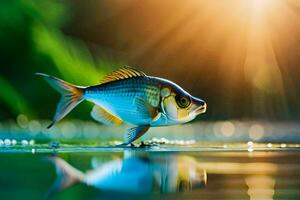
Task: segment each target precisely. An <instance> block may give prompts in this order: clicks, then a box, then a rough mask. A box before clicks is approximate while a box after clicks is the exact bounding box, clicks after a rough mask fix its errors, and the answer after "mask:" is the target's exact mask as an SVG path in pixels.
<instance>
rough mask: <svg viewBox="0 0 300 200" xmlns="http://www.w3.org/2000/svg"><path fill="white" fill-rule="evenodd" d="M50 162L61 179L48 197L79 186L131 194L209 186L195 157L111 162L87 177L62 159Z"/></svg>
mask: <svg viewBox="0 0 300 200" xmlns="http://www.w3.org/2000/svg"><path fill="white" fill-rule="evenodd" d="M49 159H50V160H51V161H52V162H53V163H54V164H55V166H56V171H57V174H58V177H57V180H56V182H55V183H54V185H53V187H52V188H51V189H50V190H49V194H48V197H50V196H51V195H52V194H53V193H55V192H57V191H60V190H62V189H64V188H67V187H69V186H71V185H73V184H74V183H76V182H81V183H85V184H87V185H89V186H93V187H95V188H97V189H100V190H103V191H115V192H127V193H153V192H154V193H155V192H162V193H169V192H181V191H187V190H191V189H192V188H193V189H194V188H201V187H203V186H205V184H206V171H205V170H204V169H202V168H200V167H199V164H198V163H197V161H196V160H195V159H193V158H192V157H185V156H179V157H169V158H167V157H159V158H158V157H157V158H150V157H145V156H131V157H128V158H125V159H124V160H121V159H116V160H112V161H109V162H107V163H104V164H102V165H101V166H98V167H97V168H96V169H94V170H92V171H90V172H88V173H86V174H84V173H82V172H80V171H79V170H77V169H75V168H74V167H72V166H71V165H69V164H68V163H67V162H66V161H65V160H63V159H61V158H59V157H50V158H49ZM141 186H142V187H141ZM156 190H157V191H156Z"/></svg>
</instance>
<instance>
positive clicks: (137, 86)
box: [37, 67, 206, 144]
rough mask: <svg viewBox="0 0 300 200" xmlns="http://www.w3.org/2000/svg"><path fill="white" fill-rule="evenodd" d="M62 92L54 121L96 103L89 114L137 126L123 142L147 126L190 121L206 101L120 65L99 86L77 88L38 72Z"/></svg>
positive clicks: (199, 112) (164, 80) (127, 133)
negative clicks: (79, 107)
mask: <svg viewBox="0 0 300 200" xmlns="http://www.w3.org/2000/svg"><path fill="white" fill-rule="evenodd" d="M37 75H41V76H43V77H44V78H45V79H46V80H47V81H48V82H49V83H50V85H51V86H52V87H53V88H54V89H56V90H57V91H58V92H60V93H61V94H62V98H61V100H60V102H59V104H58V106H57V110H56V113H55V116H54V118H53V122H52V123H51V124H50V125H49V128H50V127H51V126H52V125H53V124H54V123H56V122H57V121H59V120H61V119H62V118H63V117H64V116H66V115H67V114H68V113H69V112H70V111H71V110H72V109H73V108H74V107H75V106H77V105H78V104H79V103H80V102H82V101H83V100H88V101H91V102H93V103H95V104H96V105H95V106H94V108H93V110H92V113H91V115H92V117H93V118H94V119H95V120H97V121H100V122H102V123H105V124H112V125H120V124H122V123H123V122H126V123H129V124H133V125H135V126H136V127H134V128H131V129H129V130H128V131H127V132H126V135H125V144H129V143H131V142H133V141H135V140H136V139H138V138H139V137H141V136H142V135H143V134H144V133H145V132H147V130H148V129H149V128H150V127H153V126H168V125H174V124H179V123H185V122H188V121H191V120H193V119H194V118H195V117H196V116H197V115H199V114H201V113H204V112H205V111H206V103H205V102H204V101H203V100H201V99H198V98H195V97H193V96H191V95H190V94H189V93H187V92H186V91H185V90H183V89H182V88H181V87H180V86H178V85H176V84H175V83H173V82H171V81H169V80H166V79H162V78H157V77H152V76H147V75H146V74H145V73H143V72H141V71H138V70H135V69H132V68H128V67H123V68H120V69H119V70H117V71H114V72H112V73H111V74H109V75H107V76H106V77H105V78H104V79H103V80H102V82H101V84H100V85H95V86H90V87H80V86H75V85H72V84H70V83H67V82H65V81H63V80H60V79H58V78H55V77H52V76H49V75H46V74H41V73H37Z"/></svg>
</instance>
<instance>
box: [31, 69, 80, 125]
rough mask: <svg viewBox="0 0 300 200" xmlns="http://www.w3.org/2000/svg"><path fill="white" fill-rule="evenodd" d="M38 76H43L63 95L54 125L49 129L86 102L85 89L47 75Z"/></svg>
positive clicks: (54, 118) (53, 121) (40, 74)
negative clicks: (81, 103)
mask: <svg viewBox="0 0 300 200" xmlns="http://www.w3.org/2000/svg"><path fill="white" fill-rule="evenodd" d="M36 75H39V76H42V77H43V78H44V79H45V80H46V81H47V82H48V83H49V84H50V85H51V86H52V87H53V88H54V89H55V90H56V91H58V92H59V93H60V94H61V95H62V96H61V99H60V101H59V103H58V105H57V108H56V113H55V115H54V117H53V120H52V123H51V124H50V125H49V126H48V127H47V128H51V127H52V126H53V125H54V124H55V123H56V122H58V121H59V120H61V119H62V118H63V117H65V116H66V115H67V114H68V113H69V112H70V111H71V110H73V108H75V107H76V106H77V105H78V104H79V103H80V102H82V101H83V100H84V96H83V94H84V87H81V86H75V85H73V84H71V83H68V82H66V81H63V80H61V79H59V78H56V77H53V76H50V75H47V74H43V73H36Z"/></svg>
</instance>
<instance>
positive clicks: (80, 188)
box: [0, 143, 300, 200]
mask: <svg viewBox="0 0 300 200" xmlns="http://www.w3.org/2000/svg"><path fill="white" fill-rule="evenodd" d="M298 146H299V145H297V144H284V145H282V144H272V146H271V145H270V144H265V143H260V144H256V143H254V144H253V143H227V144H226V145H224V144H218V143H215V144H213V143H195V144H193V145H170V144H157V145H154V146H150V147H145V148H135V147H133V148H129V147H128V148H120V147H115V146H112V145H107V146H96V147H95V146H91V145H85V146H84V145H81V146H78V145H66V144H59V146H55V145H53V144H32V145H28V146H24V145H21V144H16V145H10V146H1V147H0V150H1V165H0V170H1V173H0V185H1V187H0V194H1V199H20V198H26V199H45V198H46V197H47V198H49V199H133V198H142V199H154V198H155V199H157V198H159V199H183V198H184V199H264V200H266V199H299V198H300V190H299V188H300V179H299V178H300V173H299V171H300V151H299V148H298ZM48 156H54V157H55V159H57V157H59V158H62V159H63V160H64V161H66V163H68V164H69V165H70V166H73V167H74V168H76V169H78V170H80V171H81V172H83V173H85V174H84V176H85V179H84V180H81V181H78V182H76V183H74V184H72V185H70V186H68V187H66V188H64V189H61V190H60V191H58V190H56V189H53V188H55V186H54V185H55V183H56V185H57V180H63V179H64V177H63V176H62V175H61V173H59V172H58V173H56V170H55V164H54V163H53V162H50V161H49V158H48ZM58 171H59V170H58ZM87 172H88V173H87ZM99 174H102V175H99ZM62 177H63V178H62ZM56 187H57V186H56ZM49 191H52V192H49Z"/></svg>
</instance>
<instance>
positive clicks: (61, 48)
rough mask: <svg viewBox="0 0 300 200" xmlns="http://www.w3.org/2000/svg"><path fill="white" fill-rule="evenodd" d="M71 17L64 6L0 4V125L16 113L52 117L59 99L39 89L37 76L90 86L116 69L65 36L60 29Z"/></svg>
mask: <svg viewBox="0 0 300 200" xmlns="http://www.w3.org/2000/svg"><path fill="white" fill-rule="evenodd" d="M70 16H71V13H70V9H69V4H68V2H67V1H50V0H43V1H36V0H12V1H1V2H0V43H1V48H0V58H1V63H0V74H1V77H0V87H1V90H2V92H1V94H0V102H2V103H3V104H1V105H0V116H1V117H0V120H1V119H6V118H9V117H15V116H16V115H18V114H19V113H24V114H26V115H29V116H34V113H37V114H38V116H39V117H44V116H45V117H46V118H49V116H51V115H52V114H53V112H54V109H55V106H56V103H57V98H58V96H59V95H58V94H57V95H52V94H54V92H53V91H51V90H52V89H51V88H50V87H47V86H46V84H38V83H41V82H39V80H38V79H37V78H36V77H35V76H34V75H33V74H34V73H35V72H44V73H49V74H51V75H55V76H58V77H60V78H62V79H65V80H66V81H68V82H72V83H74V84H78V85H93V84H98V82H99V80H100V79H101V77H102V76H103V75H104V74H105V72H106V71H107V70H108V69H110V68H112V66H116V65H117V62H115V61H112V60H109V59H106V58H105V57H101V58H99V57H98V58H97V56H93V55H92V54H91V52H90V51H89V49H88V48H87V46H86V45H85V44H84V43H83V42H82V41H80V40H78V39H74V38H71V37H68V36H65V35H64V33H63V32H62V31H61V29H62V27H63V25H64V24H66V23H67V22H68V20H69V19H70ZM29 102H30V103H29ZM30 105H35V106H34V107H32V106H30ZM45 106H46V108H51V109H53V110H52V111H51V109H45ZM79 110H80V109H79ZM79 113H80V112H79Z"/></svg>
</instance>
